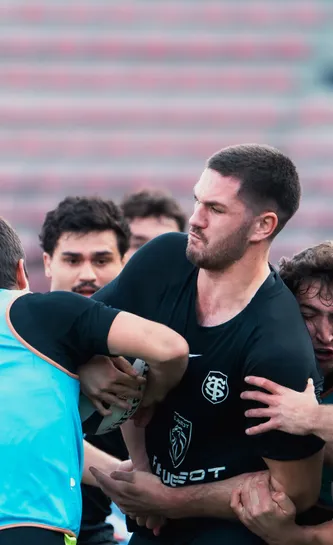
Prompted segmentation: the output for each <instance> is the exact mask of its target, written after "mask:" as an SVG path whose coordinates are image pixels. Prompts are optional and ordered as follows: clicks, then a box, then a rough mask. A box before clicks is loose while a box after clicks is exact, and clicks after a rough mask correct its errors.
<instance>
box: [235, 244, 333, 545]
mask: <svg viewBox="0 0 333 545" xmlns="http://www.w3.org/2000/svg"><path fill="white" fill-rule="evenodd" d="M279 272H280V276H281V278H282V279H283V280H284V282H285V284H286V285H287V286H288V287H289V289H290V290H291V291H292V293H293V294H294V295H295V297H296V299H297V301H298V303H299V305H300V309H301V312H302V315H303V318H304V320H305V323H306V325H307V328H308V331H309V333H310V336H311V339H312V343H313V346H314V349H315V353H316V356H317V359H318V363H319V366H320V368H321V371H322V374H323V377H324V389H323V393H322V396H321V397H322V404H318V401H317V399H316V396H315V392H314V385H313V383H312V381H311V379H310V380H309V383H308V385H307V387H306V389H305V391H304V392H296V391H294V390H291V389H290V388H285V387H283V386H281V385H279V384H276V383H273V382H268V381H267V379H263V378H260V377H248V379H247V381H249V382H248V383H249V384H255V385H257V386H260V387H261V388H264V390H266V391H261V392H259V391H248V392H243V393H242V397H244V398H251V399H257V400H258V401H260V402H262V403H264V405H267V407H265V406H263V407H261V408H256V409H252V410H251V412H250V414H249V416H252V417H257V416H259V417H265V418H267V420H266V421H265V422H263V423H261V424H258V425H254V426H253V427H252V428H249V429H248V430H247V432H248V433H249V434H256V433H264V432H267V431H268V430H272V429H280V430H282V431H285V432H288V433H294V434H297V435H307V434H310V433H313V434H315V435H318V436H319V437H321V438H322V439H324V441H327V443H326V445H325V461H324V469H323V475H322V486H321V491H320V496H319V501H318V504H317V505H316V506H315V507H313V508H312V509H311V510H310V511H309V512H307V513H306V514H304V516H302V517H295V515H296V510H295V506H294V504H293V502H292V501H291V500H290V498H288V497H287V496H286V495H285V494H284V493H274V491H272V490H271V489H270V486H269V483H268V482H267V480H266V478H262V477H260V478H258V477H253V478H249V479H248V480H247V481H246V483H244V485H243V486H242V487H240V488H239V489H238V490H237V491H235V493H234V494H233V501H232V505H233V508H234V510H235V512H236V514H237V515H238V516H239V517H240V520H241V521H242V522H243V523H244V524H246V525H247V526H248V528H250V529H251V530H252V531H253V532H254V533H256V534H258V535H260V536H261V537H262V538H263V539H264V540H265V541H266V542H267V543H269V544H271V545H315V544H319V545H321V544H322V545H331V543H332V535H333V521H332V518H333V494H332V492H333V407H332V406H331V405H332V403H333V289H332V288H333V243H332V242H331V241H327V242H323V243H321V244H318V245H317V246H312V247H310V248H306V249H305V250H303V251H302V252H300V253H299V254H297V255H295V256H294V257H293V258H291V259H286V258H284V259H282V260H281V262H280V269H279Z"/></svg>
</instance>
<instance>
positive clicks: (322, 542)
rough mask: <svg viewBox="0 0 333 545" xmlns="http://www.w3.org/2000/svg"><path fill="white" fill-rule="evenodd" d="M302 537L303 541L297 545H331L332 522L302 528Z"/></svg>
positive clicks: (332, 537)
mask: <svg viewBox="0 0 333 545" xmlns="http://www.w3.org/2000/svg"><path fill="white" fill-rule="evenodd" d="M303 537H304V539H303V541H302V542H299V545H332V543H333V522H332V521H330V522H325V523H324V524H318V526H306V527H304V528H303ZM295 545H298V544H295Z"/></svg>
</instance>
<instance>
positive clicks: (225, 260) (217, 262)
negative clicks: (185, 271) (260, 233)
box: [186, 223, 249, 271]
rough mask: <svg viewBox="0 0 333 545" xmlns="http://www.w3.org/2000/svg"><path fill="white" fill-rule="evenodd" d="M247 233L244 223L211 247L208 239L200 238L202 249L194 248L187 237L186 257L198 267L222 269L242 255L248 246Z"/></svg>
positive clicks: (246, 225) (247, 228) (247, 226)
mask: <svg viewBox="0 0 333 545" xmlns="http://www.w3.org/2000/svg"><path fill="white" fill-rule="evenodd" d="M248 234H249V225H248V224H247V223H246V224H244V225H242V226H241V227H240V229H238V231H237V232H235V233H232V234H231V235H229V237H227V238H226V239H224V240H220V241H219V242H218V243H216V244H215V246H214V247H213V248H209V245H208V241H207V242H206V241H205V240H202V242H201V244H202V245H203V249H202V250H199V249H196V248H195V246H194V245H192V244H191V240H190V239H189V240H188V243H187V248H186V257H187V259H188V260H189V261H190V262H191V263H193V265H196V266H197V267H198V268H200V269H207V270H211V271H224V270H226V269H228V268H229V267H230V266H231V265H233V264H234V263H236V262H237V261H239V260H240V259H241V258H242V257H243V256H244V254H245V252H246V250H247V248H248V246H249V240H248V238H249V237H248ZM198 235H199V233H198ZM199 236H200V235H199Z"/></svg>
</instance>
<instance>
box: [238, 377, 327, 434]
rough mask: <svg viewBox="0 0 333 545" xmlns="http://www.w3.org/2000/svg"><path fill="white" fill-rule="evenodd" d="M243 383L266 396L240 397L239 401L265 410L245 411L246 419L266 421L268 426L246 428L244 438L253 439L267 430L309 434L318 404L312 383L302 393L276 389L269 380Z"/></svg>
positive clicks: (252, 392)
mask: <svg viewBox="0 0 333 545" xmlns="http://www.w3.org/2000/svg"><path fill="white" fill-rule="evenodd" d="M245 381H246V382H247V383H248V384H251V385H252V386H258V387H259V388H263V389H264V390H267V391H268V392H269V393H268V394H267V393H264V392H260V391H258V390H250V391H246V392H243V393H242V394H241V398H242V399H250V400H252V401H259V402H260V403H264V404H265V405H268V407H264V408H258V409H249V410H248V411H246V412H245V416H247V417H251V418H253V417H256V418H269V420H268V422H264V423H263V424H259V425H258V426H254V427H252V428H248V429H247V430H246V433H247V434H248V435H256V434H257V433H263V432H266V431H270V430H280V431H284V432H286V433H291V434H294V435H308V434H310V433H312V432H313V430H314V427H315V422H316V418H317V413H318V408H319V404H318V402H317V399H316V396H315V390H314V386H313V381H312V379H309V380H308V385H307V387H306V389H305V391H304V392H296V391H295V390H291V389H290V388H286V387H284V386H280V385H279V384H276V383H275V382H272V381H271V380H268V379H266V378H260V377H246V378H245Z"/></svg>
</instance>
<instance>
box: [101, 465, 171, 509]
mask: <svg viewBox="0 0 333 545" xmlns="http://www.w3.org/2000/svg"><path fill="white" fill-rule="evenodd" d="M90 471H91V473H92V474H93V476H94V477H95V479H96V480H97V482H98V484H99V486H100V487H101V489H102V490H103V492H104V493H105V494H106V495H107V496H110V497H112V500H113V501H114V502H115V503H116V504H117V505H118V506H119V508H120V509H121V511H122V512H123V513H125V514H126V515H129V516H131V517H135V518H137V517H144V518H147V517H150V516H154V517H155V516H157V517H160V516H163V508H164V506H165V503H166V502H168V501H169V496H170V494H171V489H170V488H168V487H167V486H165V485H164V484H162V483H161V481H160V479H159V478H158V477H156V476H155V475H152V474H151V473H148V472H144V471H131V472H128V471H113V472H112V473H111V475H107V474H106V473H102V472H101V471H99V470H98V469H96V468H94V467H91V468H90Z"/></svg>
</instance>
